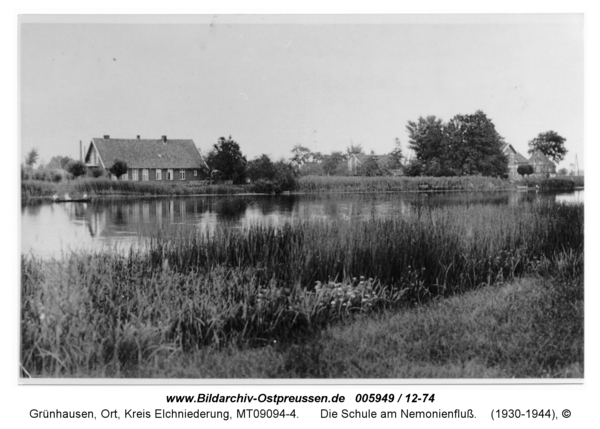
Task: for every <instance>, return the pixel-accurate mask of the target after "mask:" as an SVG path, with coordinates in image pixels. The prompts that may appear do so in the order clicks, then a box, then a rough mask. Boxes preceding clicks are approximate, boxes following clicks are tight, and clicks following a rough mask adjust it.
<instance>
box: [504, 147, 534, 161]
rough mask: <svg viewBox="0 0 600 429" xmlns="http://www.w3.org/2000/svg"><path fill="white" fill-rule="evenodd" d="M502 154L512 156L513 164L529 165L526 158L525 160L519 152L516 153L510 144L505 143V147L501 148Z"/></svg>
mask: <svg viewBox="0 0 600 429" xmlns="http://www.w3.org/2000/svg"><path fill="white" fill-rule="evenodd" d="M502 153H503V154H505V155H506V154H509V153H512V154H514V155H515V162H516V163H517V164H529V161H528V160H527V158H525V157H524V156H523V155H521V154H520V153H519V152H517V151H516V150H515V148H514V147H513V146H512V145H511V144H510V143H506V145H504V147H503V148H502Z"/></svg>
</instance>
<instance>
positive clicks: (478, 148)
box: [444, 110, 508, 177]
mask: <svg viewBox="0 0 600 429" xmlns="http://www.w3.org/2000/svg"><path fill="white" fill-rule="evenodd" d="M444 137H445V143H446V145H447V146H446V150H447V152H448V155H447V159H449V161H450V162H449V168H450V169H451V170H452V171H453V172H454V174H455V175H457V176H466V175H476V174H481V175H483V176H499V177H502V176H504V175H505V174H507V173H508V159H507V158H506V156H505V155H504V154H503V153H502V147H503V146H504V144H505V142H504V138H503V137H502V136H501V135H500V134H498V132H497V131H496V127H495V126H494V124H493V122H492V121H491V120H490V119H488V117H487V116H486V115H485V113H483V112H482V111H481V110H478V111H476V112H475V113H474V114H472V115H456V116H455V117H454V118H452V119H451V120H450V121H449V122H448V124H446V125H445V127H444Z"/></svg>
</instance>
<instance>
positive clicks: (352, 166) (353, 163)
mask: <svg viewBox="0 0 600 429" xmlns="http://www.w3.org/2000/svg"><path fill="white" fill-rule="evenodd" d="M358 163H359V161H358V159H357V158H356V157H355V156H351V157H350V158H349V159H348V171H349V172H350V173H352V174H356V172H357V171H358Z"/></svg>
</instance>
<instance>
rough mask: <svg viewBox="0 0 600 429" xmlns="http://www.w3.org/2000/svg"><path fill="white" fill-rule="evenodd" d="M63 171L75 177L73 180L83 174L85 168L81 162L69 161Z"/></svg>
mask: <svg viewBox="0 0 600 429" xmlns="http://www.w3.org/2000/svg"><path fill="white" fill-rule="evenodd" d="M65 170H67V171H68V172H69V173H71V174H72V175H73V176H75V178H78V177H79V176H83V175H84V174H85V172H86V166H85V164H84V163H83V162H82V161H71V162H69V163H68V164H67V165H66V167H65Z"/></svg>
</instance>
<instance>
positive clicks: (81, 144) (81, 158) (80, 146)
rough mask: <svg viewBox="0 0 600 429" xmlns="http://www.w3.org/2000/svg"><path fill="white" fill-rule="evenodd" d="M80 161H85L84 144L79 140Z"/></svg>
mask: <svg viewBox="0 0 600 429" xmlns="http://www.w3.org/2000/svg"><path fill="white" fill-rule="evenodd" d="M79 160H80V161H83V143H82V142H81V140H79Z"/></svg>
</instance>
